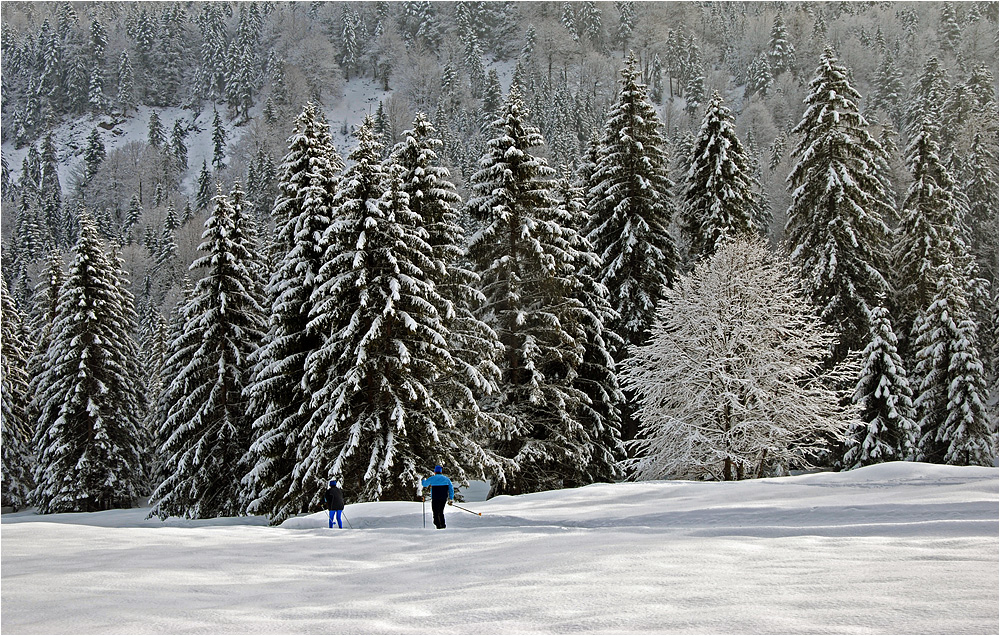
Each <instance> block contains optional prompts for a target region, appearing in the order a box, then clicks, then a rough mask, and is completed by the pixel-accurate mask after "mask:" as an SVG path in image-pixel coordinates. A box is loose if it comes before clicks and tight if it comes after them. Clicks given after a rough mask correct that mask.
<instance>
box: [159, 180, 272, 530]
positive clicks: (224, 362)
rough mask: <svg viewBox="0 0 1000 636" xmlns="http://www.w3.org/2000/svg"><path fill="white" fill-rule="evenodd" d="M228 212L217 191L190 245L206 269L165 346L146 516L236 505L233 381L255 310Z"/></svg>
mask: <svg viewBox="0 0 1000 636" xmlns="http://www.w3.org/2000/svg"><path fill="white" fill-rule="evenodd" d="M237 187H238V185H237ZM237 214H238V213H237V211H236V210H235V209H234V207H233V204H232V201H231V199H230V197H227V196H225V195H223V194H222V193H221V192H220V193H219V194H218V195H217V196H216V197H215V210H214V211H213V213H212V215H211V216H209V218H208V220H207V221H206V222H205V232H204V234H202V239H203V241H204V242H203V243H202V244H201V245H200V246H199V247H198V249H199V250H200V251H201V252H203V253H204V255H203V256H202V257H200V258H198V259H197V260H195V261H194V262H193V263H192V264H191V268H190V269H191V270H192V271H193V272H194V271H198V270H206V275H205V276H203V277H202V278H200V279H199V280H198V282H197V283H196V285H195V288H194V293H193V295H192V297H191V299H190V300H188V301H187V302H186V303H185V306H184V308H183V309H182V310H181V316H182V319H183V327H182V329H181V331H180V333H179V334H178V337H177V338H176V339H175V340H174V341H173V342H171V343H170V346H169V349H168V353H167V361H166V364H168V365H170V366H172V367H174V368H177V369H179V373H178V374H177V375H176V376H174V377H173V378H171V379H170V383H169V385H168V386H167V387H166V389H165V394H164V401H165V403H166V404H167V405H169V406H168V408H167V412H166V418H165V420H164V421H163V422H162V423H161V424H160V430H159V431H158V434H157V438H158V440H161V442H162V443H161V445H160V446H159V448H158V454H159V455H160V457H161V458H162V460H163V462H164V465H163V466H162V468H161V470H162V471H163V475H164V480H163V481H162V482H161V483H160V484H159V485H158V486H157V487H156V489H155V490H154V491H153V494H152V496H151V497H150V506H151V508H152V510H151V511H150V516H154V515H156V516H159V517H161V518H166V517H168V516H177V517H186V518H191V519H200V518H206V517H229V516H235V515H237V514H238V513H239V511H240V508H241V506H240V499H239V494H240V480H241V479H242V477H243V476H244V475H245V474H246V473H247V472H248V471H247V467H246V466H245V465H244V463H243V461H244V457H245V455H246V453H247V451H248V450H249V447H250V424H251V421H250V417H249V415H248V413H247V404H246V397H245V396H244V395H243V390H244V389H245V388H246V386H247V385H248V384H249V381H250V376H251V373H252V367H251V365H250V363H249V357H250V354H251V353H252V351H253V350H254V348H255V347H256V344H257V343H259V342H260V341H261V338H262V336H263V324H264V309H263V307H262V306H261V300H262V299H261V296H260V288H259V284H258V283H257V281H256V280H255V278H254V275H255V272H254V271H253V270H252V269H251V268H250V267H248V263H250V262H251V261H252V258H253V257H252V256H251V252H252V250H253V249H254V246H253V245H246V244H244V243H243V236H242V235H241V234H240V233H239V232H238V228H237Z"/></svg>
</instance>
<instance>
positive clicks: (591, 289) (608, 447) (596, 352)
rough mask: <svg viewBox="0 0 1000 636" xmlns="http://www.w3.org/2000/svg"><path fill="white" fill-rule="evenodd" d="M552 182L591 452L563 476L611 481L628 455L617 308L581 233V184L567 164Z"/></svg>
mask: <svg viewBox="0 0 1000 636" xmlns="http://www.w3.org/2000/svg"><path fill="white" fill-rule="evenodd" d="M555 187H556V192H555V195H556V200H557V204H556V209H555V211H556V218H557V221H558V222H559V224H560V225H561V226H562V230H563V233H564V235H565V237H566V241H567V244H568V246H569V247H570V248H571V249H572V252H571V253H572V255H573V263H572V266H573V268H574V270H575V271H574V273H573V275H572V277H571V281H572V287H573V290H572V296H573V298H575V299H576V300H578V301H579V302H580V305H581V307H580V309H581V311H579V312H577V314H576V320H575V322H574V326H575V332H574V333H573V335H574V336H575V337H576V338H577V340H578V341H580V342H581V343H582V346H583V358H582V360H581V362H580V366H579V367H578V369H577V370H576V375H575V377H574V379H573V386H574V387H576V388H577V389H579V390H580V391H582V392H583V393H584V394H585V395H586V396H587V400H585V401H583V402H582V403H581V404H580V407H579V412H578V414H577V417H578V418H579V420H580V422H581V424H582V425H583V428H584V431H585V432H586V434H587V436H588V438H589V446H590V457H589V458H588V460H587V461H586V463H585V464H584V465H582V466H580V467H578V469H579V470H578V472H577V474H576V475H574V476H572V477H571V478H570V479H568V480H567V481H568V482H569V483H573V482H575V483H578V484H587V483H591V482H595V481H615V480H617V479H620V478H622V477H623V476H624V473H623V470H622V467H621V462H622V460H623V459H625V455H626V452H625V446H624V443H623V442H622V408H623V406H624V404H625V396H624V394H623V393H622V391H621V387H620V386H619V383H618V375H617V371H616V366H615V358H614V355H613V352H614V351H615V350H616V348H618V347H619V346H620V345H621V338H620V337H619V336H618V335H617V334H615V333H614V332H613V331H611V329H609V328H608V326H607V325H609V324H611V323H612V322H614V319H615V317H616V316H615V310H614V309H613V308H612V307H611V301H610V300H609V296H610V294H609V293H608V290H607V289H606V288H605V287H604V286H603V285H601V284H600V283H599V282H597V280H596V279H595V277H596V275H597V273H598V272H599V271H600V269H601V267H600V266H601V261H600V259H599V258H598V256H597V254H596V253H595V252H594V249H593V247H592V246H591V245H590V242H589V241H587V239H586V237H585V236H584V235H583V233H582V231H583V229H584V228H585V227H586V226H587V222H588V213H587V205H586V204H587V198H586V194H585V192H584V188H583V187H581V186H579V185H574V184H573V182H572V181H571V179H570V175H569V173H568V169H566V168H565V167H564V169H563V175H562V177H561V178H560V179H559V180H558V181H557V182H556V184H555Z"/></svg>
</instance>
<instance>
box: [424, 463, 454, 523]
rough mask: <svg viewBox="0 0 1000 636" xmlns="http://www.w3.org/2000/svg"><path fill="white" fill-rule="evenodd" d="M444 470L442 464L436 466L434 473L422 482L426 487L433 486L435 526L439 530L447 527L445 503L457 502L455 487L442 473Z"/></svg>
mask: <svg viewBox="0 0 1000 636" xmlns="http://www.w3.org/2000/svg"><path fill="white" fill-rule="evenodd" d="M443 470H444V469H443V468H441V467H440V466H435V467H434V475H433V476H432V477H428V478H427V479H424V480H422V481H421V482H420V483H421V484H422V485H423V487H424V488H427V487H428V486H430V487H431V510H433V511H434V527H436V528H437V529H438V530H440V529H441V528H444V527H445V526H444V505H445V503H446V502H447V504H448V505H449V506H450V505H452V504H453V503H455V488H454V486H452V485H451V480H450V479H448V478H447V477H445V476H444V474H442V471H443Z"/></svg>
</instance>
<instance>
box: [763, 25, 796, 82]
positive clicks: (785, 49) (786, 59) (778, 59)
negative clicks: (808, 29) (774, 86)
mask: <svg viewBox="0 0 1000 636" xmlns="http://www.w3.org/2000/svg"><path fill="white" fill-rule="evenodd" d="M767 58H768V61H769V62H770V63H771V71H772V72H773V73H774V74H775V75H778V74H780V73H783V72H785V71H792V70H793V69H794V68H795V47H794V46H792V43H791V42H789V41H788V30H787V29H786V28H785V20H784V18H782V17H781V13H776V14H775V16H774V25H773V26H772V27H771V39H770V40H769V41H768V43H767Z"/></svg>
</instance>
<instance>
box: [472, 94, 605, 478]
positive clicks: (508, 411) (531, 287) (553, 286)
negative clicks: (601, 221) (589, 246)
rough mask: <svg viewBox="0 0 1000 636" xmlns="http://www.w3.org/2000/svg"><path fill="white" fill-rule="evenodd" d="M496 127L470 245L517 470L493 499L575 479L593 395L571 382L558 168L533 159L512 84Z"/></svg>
mask: <svg viewBox="0 0 1000 636" xmlns="http://www.w3.org/2000/svg"><path fill="white" fill-rule="evenodd" d="M493 130H494V131H495V135H496V136H495V137H493V138H492V139H491V140H489V142H487V150H486V154H485V155H484V156H483V157H482V158H481V159H480V161H479V168H480V169H479V171H478V172H476V173H475V174H474V175H473V178H472V192H473V196H472V198H471V199H470V200H469V203H468V207H469V210H470V212H471V214H472V215H473V217H474V218H475V219H476V220H477V221H478V222H479V223H481V229H480V230H479V231H478V232H476V234H475V235H474V236H473V237H472V239H471V241H470V245H469V257H470V258H471V260H472V262H473V264H474V265H475V268H476V272H477V273H478V274H479V276H480V277H481V280H482V283H481V289H482V292H483V295H484V296H485V300H486V302H485V304H484V306H483V307H482V309H481V312H480V315H481V316H482V317H483V318H484V319H485V320H487V322H488V324H489V325H490V326H491V327H492V328H493V329H494V330H495V331H496V332H497V335H498V336H499V338H500V341H501V342H502V343H503V345H504V349H505V352H504V356H503V358H502V361H501V363H500V364H501V370H502V373H503V382H502V384H501V387H500V392H499V393H498V394H497V395H496V396H495V398H494V400H492V401H491V404H492V405H494V407H495V410H496V411H498V412H499V413H500V414H502V415H504V416H506V417H507V418H508V420H509V421H508V428H507V429H506V430H504V431H502V435H503V437H502V439H501V440H500V441H499V442H498V443H497V444H496V446H495V448H496V450H497V451H498V452H499V453H500V455H501V456H503V457H505V458H507V459H509V460H512V461H513V467H512V468H511V470H510V471H509V472H508V473H507V474H506V475H505V476H503V478H502V479H500V478H498V479H497V480H495V481H494V483H493V485H492V490H491V493H492V494H494V495H496V494H516V493H523V492H534V491H538V490H546V489H551V488H559V487H561V486H562V485H563V483H564V480H566V479H570V480H576V479H578V474H579V473H578V471H579V468H580V467H581V466H583V465H585V464H586V461H587V460H588V458H589V455H590V448H589V440H588V438H587V433H586V431H585V429H584V427H583V425H582V424H581V422H580V421H579V419H578V416H577V410H578V407H579V405H580V404H582V403H585V402H586V401H587V397H586V395H585V394H584V393H583V392H582V391H580V390H579V389H577V388H576V387H574V386H573V384H572V380H573V377H574V375H575V374H576V371H577V369H578V368H579V366H580V364H581V361H582V356H583V346H582V343H581V342H579V341H578V340H577V338H576V337H575V336H574V334H573V333H570V332H569V331H568V329H569V328H570V326H571V325H572V324H573V321H574V320H575V318H576V315H577V314H578V313H579V312H580V311H581V304H580V302H579V301H578V300H576V299H575V298H573V296H572V294H573V291H574V289H573V283H574V280H573V273H574V261H575V255H574V254H573V248H572V246H571V245H569V243H568V241H567V240H566V236H565V234H564V231H563V228H562V227H561V226H560V224H559V222H558V219H557V217H556V215H555V214H554V212H553V210H554V203H555V202H554V200H553V196H552V193H551V190H550V189H551V186H552V184H551V178H552V176H553V174H554V171H553V170H552V168H550V167H548V165H546V163H545V161H544V160H543V159H540V158H539V157H538V156H536V155H534V154H532V152H533V151H535V149H537V148H540V147H541V146H542V145H543V144H544V139H543V138H542V135H541V133H540V132H539V131H538V129H537V128H535V127H533V126H531V125H529V124H528V122H527V112H526V109H525V107H524V105H523V103H522V101H521V96H520V94H519V92H518V90H517V88H516V86H515V87H514V88H512V90H511V92H510V95H509V96H508V98H507V102H506V104H505V106H504V111H503V114H502V115H501V117H500V119H498V120H497V121H496V122H494V123H493Z"/></svg>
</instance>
